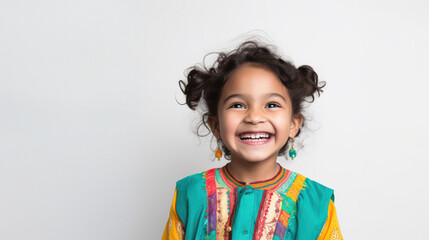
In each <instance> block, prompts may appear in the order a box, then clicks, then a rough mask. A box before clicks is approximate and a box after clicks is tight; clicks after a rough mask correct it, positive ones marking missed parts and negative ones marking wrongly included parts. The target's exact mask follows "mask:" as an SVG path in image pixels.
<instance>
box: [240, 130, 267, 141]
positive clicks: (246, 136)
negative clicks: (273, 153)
mask: <svg viewBox="0 0 429 240" xmlns="http://www.w3.org/2000/svg"><path fill="white" fill-rule="evenodd" d="M239 138H240V139H241V140H242V141H246V142H258V141H266V140H268V139H270V138H271V134H270V133H265V132H261V133H241V134H239Z"/></svg>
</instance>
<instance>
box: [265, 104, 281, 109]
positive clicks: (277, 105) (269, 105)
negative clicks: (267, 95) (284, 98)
mask: <svg viewBox="0 0 429 240" xmlns="http://www.w3.org/2000/svg"><path fill="white" fill-rule="evenodd" d="M278 107H280V105H279V104H277V103H268V104H267V106H266V108H278Z"/></svg>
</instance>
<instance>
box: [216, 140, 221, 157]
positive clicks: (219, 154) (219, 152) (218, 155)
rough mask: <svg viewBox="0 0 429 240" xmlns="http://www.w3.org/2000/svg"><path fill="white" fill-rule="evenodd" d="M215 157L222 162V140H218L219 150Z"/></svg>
mask: <svg viewBox="0 0 429 240" xmlns="http://www.w3.org/2000/svg"><path fill="white" fill-rule="evenodd" d="M215 157H216V158H217V160H218V161H220V158H221V157H222V149H221V148H220V140H217V149H216V152H215Z"/></svg>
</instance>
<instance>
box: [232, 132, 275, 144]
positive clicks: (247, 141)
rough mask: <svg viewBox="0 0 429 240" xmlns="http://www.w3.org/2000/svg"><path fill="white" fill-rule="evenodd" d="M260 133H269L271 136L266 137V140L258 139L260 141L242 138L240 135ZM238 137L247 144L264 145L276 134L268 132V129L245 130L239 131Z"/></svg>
mask: <svg viewBox="0 0 429 240" xmlns="http://www.w3.org/2000/svg"><path fill="white" fill-rule="evenodd" d="M258 133H259V134H268V135H269V136H270V138H268V139H265V140H258V141H249V140H242V139H241V138H240V136H241V135H243V134H258ZM236 137H237V139H238V141H239V142H241V143H243V144H246V145H263V144H267V143H269V142H270V141H271V140H272V139H273V137H274V134H272V133H270V132H267V131H245V132H241V133H239V134H238V135H237V136H236Z"/></svg>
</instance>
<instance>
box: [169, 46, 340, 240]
mask: <svg viewBox="0 0 429 240" xmlns="http://www.w3.org/2000/svg"><path fill="white" fill-rule="evenodd" d="M187 80H188V82H187V84H186V83H184V82H183V81H180V86H181V89H182V91H183V93H184V94H185V95H186V104H187V105H188V106H189V107H190V108H191V109H193V110H195V109H196V107H198V106H199V104H204V109H206V112H204V114H203V116H202V124H203V125H204V126H206V127H209V129H210V130H211V132H212V133H213V135H214V136H215V137H216V139H217V143H218V149H217V150H216V152H215V156H216V157H217V158H221V157H222V152H223V154H224V155H225V158H227V159H230V162H229V163H227V164H226V165H225V166H223V167H221V168H215V169H211V170H208V171H205V172H202V173H197V174H194V175H191V176H188V177H186V178H183V179H182V180H180V181H178V182H177V184H176V190H175V193H174V197H173V203H172V205H171V210H170V217H169V219H168V222H167V225H166V227H165V231H164V234H163V236H162V239H263V240H266V239H303V240H309V239H343V238H342V236H341V232H340V228H339V225H338V220H337V216H336V211H335V206H334V193H333V190H332V189H330V188H328V187H325V186H323V185H321V184H319V183H317V182H315V181H313V180H310V179H309V178H306V177H304V176H302V175H301V174H299V173H296V172H293V171H290V170H288V169H285V168H283V167H282V166H280V165H279V164H278V163H277V157H278V156H280V155H284V154H285V153H286V151H287V149H289V151H288V153H289V156H290V157H291V158H292V160H293V159H294V158H295V157H296V151H295V149H294V148H293V147H294V139H295V137H297V136H298V135H299V133H300V129H301V127H302V126H303V125H304V122H303V121H304V117H303V115H302V113H301V112H302V105H303V102H304V101H305V100H306V101H308V102H313V101H314V94H315V93H316V92H317V93H318V94H320V92H321V91H322V88H323V87H324V84H323V85H322V86H319V84H318V79H317V74H316V73H315V72H314V71H313V69H312V68H311V67H310V66H306V65H304V66H301V67H299V68H295V66H293V65H292V64H291V63H290V62H288V61H285V60H283V59H282V58H281V57H279V56H278V55H277V54H276V53H275V52H274V51H273V50H272V49H271V48H270V47H268V46H266V45H264V44H261V43H259V42H254V41H247V42H244V43H242V44H241V45H240V46H239V47H238V48H237V49H236V50H234V51H232V52H229V53H219V55H218V58H217V61H216V62H215V63H214V65H213V66H212V67H210V68H205V67H204V68H201V67H197V66H194V67H192V68H191V69H190V71H189V73H188V75H187ZM289 145H290V147H289Z"/></svg>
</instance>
